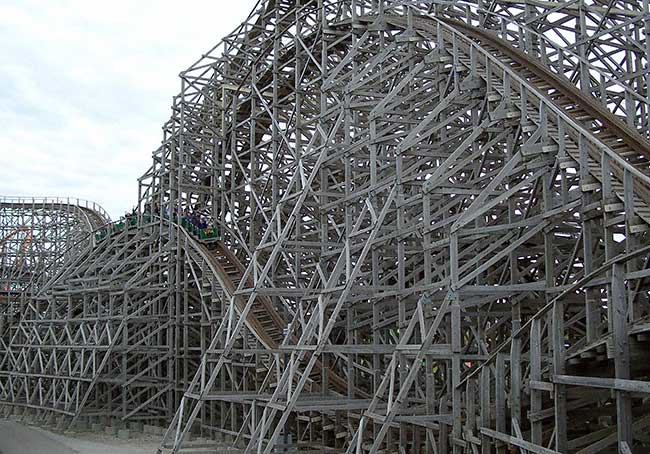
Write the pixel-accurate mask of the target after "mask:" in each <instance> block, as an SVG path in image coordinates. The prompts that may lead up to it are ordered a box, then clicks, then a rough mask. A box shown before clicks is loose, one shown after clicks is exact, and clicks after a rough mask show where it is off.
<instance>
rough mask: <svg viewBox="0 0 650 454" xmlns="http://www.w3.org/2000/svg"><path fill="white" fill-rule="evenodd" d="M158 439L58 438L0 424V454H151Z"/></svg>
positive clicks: (14, 424) (88, 435)
mask: <svg viewBox="0 0 650 454" xmlns="http://www.w3.org/2000/svg"><path fill="white" fill-rule="evenodd" d="M158 445H159V438H157V437H154V436H151V435H142V434H139V435H138V436H137V438H133V439H131V440H128V441H127V440H120V439H118V438H117V437H112V436H110V435H106V434H102V433H94V432H84V433H80V434H75V436H74V437H70V436H66V435H61V434H58V433H54V432H50V431H48V430H44V429H41V428H40V427H32V426H26V425H23V424H20V423H17V422H14V421H9V420H0V454H153V453H155V452H156V449H157V448H158Z"/></svg>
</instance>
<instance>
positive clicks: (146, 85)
mask: <svg viewBox="0 0 650 454" xmlns="http://www.w3.org/2000/svg"><path fill="white" fill-rule="evenodd" d="M255 3H256V1H255V0H239V1H225V0H212V1H207V0H195V1H193V2H191V3H186V2H176V1H155V2H154V1H126V0H118V1H112V2H100V1H81V0H68V1H51V2H50V1H48V2H41V1H19V0H17V1H6V0H0V14H1V15H2V21H0V58H1V60H0V81H2V83H1V84H0V125H1V127H0V166H1V167H2V170H1V172H2V173H0V175H1V176H0V194H2V195H28V196H32V195H35V196H66V197H67V196H70V197H75V198H76V197H79V198H84V199H89V200H93V201H96V202H98V203H99V204H100V205H102V206H103V207H104V208H106V209H107V210H108V211H109V213H110V214H111V216H113V217H118V216H119V215H120V214H122V213H123V212H124V211H125V210H128V209H130V208H131V206H132V205H133V204H135V202H136V197H137V178H138V177H139V176H140V175H141V174H142V173H143V172H144V171H145V170H146V169H147V168H148V167H149V165H150V164H151V152H152V151H153V150H154V149H156V148H157V147H158V144H159V143H160V140H161V139H162V132H161V127H162V124H163V123H164V122H165V121H166V120H167V119H168V118H169V106H170V104H171V98H172V96H173V95H175V94H176V93H177V92H178V91H179V89H180V82H179V79H178V73H179V72H181V71H182V70H184V69H186V68H187V67H188V66H189V65H191V64H192V63H193V62H194V61H196V60H197V59H198V57H199V56H200V55H201V54H202V53H204V52H206V51H207V50H208V49H210V48H211V47H212V46H213V45H214V44H216V43H217V42H218V41H219V39H220V38H222V37H223V36H224V35H226V34H227V33H229V32H230V31H232V30H233V29H234V28H235V27H236V26H237V25H238V24H239V23H240V22H241V21H243V20H244V19H245V18H246V17H247V15H248V13H249V12H250V10H251V9H252V8H253V7H254V5H255Z"/></svg>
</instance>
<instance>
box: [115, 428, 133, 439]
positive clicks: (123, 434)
mask: <svg viewBox="0 0 650 454" xmlns="http://www.w3.org/2000/svg"><path fill="white" fill-rule="evenodd" d="M117 438H119V439H120V440H128V439H129V438H131V431H130V430H128V429H120V430H118V431H117Z"/></svg>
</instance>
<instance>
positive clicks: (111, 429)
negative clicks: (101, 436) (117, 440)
mask: <svg viewBox="0 0 650 454" xmlns="http://www.w3.org/2000/svg"><path fill="white" fill-rule="evenodd" d="M104 433H106V435H116V434H117V427H113V426H106V427H104Z"/></svg>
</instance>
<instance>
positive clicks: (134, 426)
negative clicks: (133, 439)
mask: <svg viewBox="0 0 650 454" xmlns="http://www.w3.org/2000/svg"><path fill="white" fill-rule="evenodd" d="M143 427H144V426H143V424H142V423H141V422H132V423H129V429H131V430H132V431H133V432H142V431H143Z"/></svg>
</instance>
